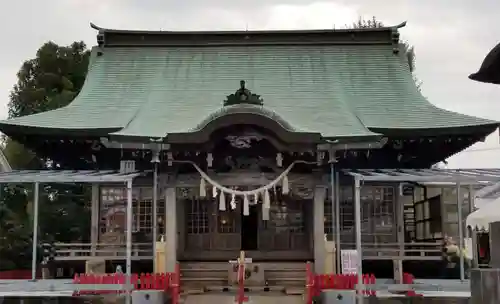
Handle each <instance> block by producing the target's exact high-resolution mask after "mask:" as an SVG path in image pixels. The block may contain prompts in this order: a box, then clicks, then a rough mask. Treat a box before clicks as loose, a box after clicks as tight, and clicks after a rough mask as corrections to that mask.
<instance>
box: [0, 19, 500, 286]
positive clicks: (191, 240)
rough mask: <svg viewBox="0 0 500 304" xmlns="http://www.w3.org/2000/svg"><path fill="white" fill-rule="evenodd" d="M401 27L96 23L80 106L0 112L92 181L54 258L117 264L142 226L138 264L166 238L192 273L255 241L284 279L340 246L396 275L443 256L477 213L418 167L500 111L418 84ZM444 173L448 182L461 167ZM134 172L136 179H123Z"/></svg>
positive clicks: (26, 139) (253, 248) (459, 145)
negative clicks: (85, 239)
mask: <svg viewBox="0 0 500 304" xmlns="http://www.w3.org/2000/svg"><path fill="white" fill-rule="evenodd" d="M402 26H404V23H403V24H401V25H398V26H394V27H383V28H375V29H343V30H331V29H330V30H296V31H228V32H220V31H206V32H173V31H132V30H113V29H105V28H100V27H98V26H95V25H92V27H93V28H94V29H96V30H97V32H98V34H97V45H96V46H95V47H93V48H92V53H91V59H90V64H89V70H88V74H87V78H86V81H85V84H84V86H83V88H82V90H81V92H80V93H79V95H78V96H77V97H76V98H75V99H74V100H73V102H71V103H70V104H69V105H67V106H65V107H62V108H59V109H56V110H52V111H47V112H43V113H39V114H35V115H29V116H24V117H18V118H12V119H8V120H4V121H0V131H1V132H3V133H5V134H7V135H8V136H9V137H11V138H13V139H15V140H16V141H18V142H20V143H22V144H24V145H25V146H26V147H28V148H30V149H32V150H33V151H36V152H37V153H38V154H39V155H41V156H42V157H47V158H49V159H50V160H52V161H53V164H54V170H53V171H57V172H62V173H60V174H62V175H63V176H66V177H68V180H72V181H74V182H78V181H85V182H91V181H92V218H91V222H92V230H91V242H90V243H88V244H58V245H57V246H58V252H59V253H58V256H57V258H56V259H57V260H58V261H60V262H61V263H70V262H75V261H76V262H81V263H83V262H85V261H87V260H89V259H103V260H106V261H112V262H118V263H121V262H123V261H125V249H126V248H127V246H126V239H127V232H129V231H130V236H131V237H132V243H131V245H130V246H131V247H130V248H131V249H132V256H131V260H132V264H133V265H139V264H140V263H149V265H151V263H153V259H154V257H153V256H154V248H156V249H158V246H164V248H163V250H164V251H165V261H164V262H165V269H166V270H168V271H172V269H173V267H174V265H175V264H176V262H180V263H181V268H182V269H183V271H185V273H186V274H185V276H184V278H185V279H189V275H191V276H192V277H193V278H201V277H202V276H205V277H206V280H207V281H209V280H210V279H213V280H217V278H218V279H220V280H223V279H222V278H223V277H224V275H227V270H226V268H224V267H226V266H225V265H227V263H228V260H233V259H236V258H237V257H238V256H239V254H240V251H241V250H244V251H245V254H246V256H247V257H249V258H251V259H252V261H253V262H254V263H261V264H262V265H264V266H263V267H264V268H265V270H266V271H268V273H267V275H268V277H267V279H266V280H267V281H268V283H269V284H277V285H279V284H283V282H282V281H284V280H287V279H288V280H293V278H294V277H293V275H292V274H290V273H291V272H293V271H297V272H299V270H300V269H304V263H305V262H307V261H309V262H313V263H314V268H315V270H316V272H319V273H321V272H331V271H339V269H340V268H341V267H342V265H341V264H342V261H341V259H340V253H341V250H344V249H362V252H363V253H362V259H363V267H366V269H371V270H370V271H372V272H384V271H385V270H384V269H389V271H388V272H389V273H390V274H391V275H392V273H393V264H394V265H396V264H397V265H399V267H402V266H401V265H402V264H401V263H403V262H404V263H406V261H409V262H410V264H408V265H410V266H408V267H411V262H413V263H414V264H415V263H418V265H419V266H418V267H424V268H425V267H428V269H429V268H432V267H434V266H435V265H436V263H439V261H440V259H441V257H440V255H441V254H440V248H439V244H438V243H439V242H440V241H441V240H442V238H443V236H444V235H450V234H455V235H457V236H458V235H460V236H463V231H462V230H461V229H460V228H457V227H459V226H460V225H459V223H461V222H462V221H461V219H462V218H463V219H465V215H463V214H462V215H461V216H463V217H462V218H460V217H459V219H457V218H455V219H454V220H453V219H450V220H448V219H447V216H445V215H446V212H449V211H447V209H446V208H445V207H446V202H444V201H446V197H449V196H450V195H451V194H450V193H448V194H446V193H445V192H442V193H441V192H440V194H439V195H436V196H433V197H430V196H429V195H427V193H428V187H429V186H428V185H426V184H425V183H419V182H415V181H419V180H423V178H421V179H418V178H417V179H415V178H414V177H415V176H417V177H422V176H423V177H426V176H427V177H429V176H431V175H432V174H437V173H436V172H438V171H439V170H434V169H431V167H432V166H433V165H434V164H436V163H439V162H441V161H443V160H445V159H447V158H448V157H450V156H452V155H454V154H456V153H458V152H460V151H462V150H464V149H466V148H467V147H469V146H471V145H472V144H474V143H476V142H478V141H482V140H484V138H485V137H486V136H487V135H489V134H490V133H492V132H493V131H495V130H496V129H497V128H498V125H499V123H498V122H497V121H492V120H487V119H482V118H478V117H473V116H470V115H465V114H459V113H455V112H451V111H447V110H444V109H441V108H438V107H436V106H435V105H433V104H432V103H430V102H429V101H428V100H427V99H426V98H425V97H424V96H422V94H421V92H420V91H419V89H418V88H417V86H416V84H415V82H414V79H413V77H412V73H411V72H410V68H409V65H408V61H407V59H406V56H405V53H404V52H405V50H404V49H402V45H401V44H400V39H399V38H400V35H399V32H398V30H399V28H400V27H402ZM436 68H439V67H436ZM68 170H69V171H68ZM433 172H434V173H433ZM439 172H440V173H439ZM439 172H438V173H439V174H440V175H439V176H440V179H438V180H437V181H445V180H446V178H445V177H446V176H449V177H450V178H451V176H452V175H453V174H455V173H450V172H448V171H439ZM446 172H448V173H446ZM51 174H52V173H51ZM127 174H128V175H127ZM130 174H132V175H133V182H131V183H128V188H127V187H124V183H123V182H120V183H117V181H121V179H122V178H124V176H132V175H130ZM447 174H448V175H447ZM460 174H462V173H460ZM473 174H474V173H473V172H472V173H471V172H469V173H467V174H465V173H463V174H462V175H463V176H469V177H471V176H472V175H473ZM39 176H40V174H39ZM42 176H43V174H42ZM47 176H49V174H48V175H47ZM51 176H52V175H51ZM379 176H386V177H391V178H392V177H397V179H391V178H388V179H387V181H384V180H383V179H381V180H380V181H375V178H373V177H379ZM453 176H455V175H453ZM489 176H490V177H491V178H490V179H492V176H493V174H492V173H491V174H490V175H489ZM72 177H74V178H73V179H72ZM353 177H357V179H355V178H353ZM366 177H372V179H370V178H366ZM36 178H38V179H36V181H37V183H43V182H44V181H45V180H42V179H40V177H36ZM406 178H407V179H408V182H407V183H403V182H405V179H406ZM495 178H496V179H497V180H500V175H498V176H496V177H495ZM56 180H58V179H57V178H55V177H54V178H52V179H50V178H49V179H47V180H46V182H54V181H56ZM124 180H125V179H123V181H124ZM355 180H356V182H355ZM360 180H361V183H360ZM0 182H3V180H0ZM474 187H476V186H474ZM474 189H475V188H474ZM358 190H359V191H358ZM127 191H131V198H130V200H131V201H132V209H133V212H132V214H131V218H130V221H131V223H132V227H131V229H129V230H127V229H126V226H127V212H126V210H127V202H128V197H127V193H128V192H127ZM357 197H358V198H359V202H360V205H359V208H358V210H356V204H355V200H356V198H357ZM452 197H453V196H452ZM453 199H454V198H452V200H453ZM471 200H472V196H470V194H469V202H470V201H471ZM432 201H434V203H432ZM420 203H421V204H420ZM424 203H425V204H424ZM452 204H455V202H453V203H452ZM469 204H471V203H469ZM155 206H156V208H154V207H155ZM419 206H420V207H419ZM335 210H337V212H334V211H335ZM358 211H359V217H360V218H359V219H357V220H359V222H360V224H361V225H360V227H359V229H360V230H359V231H357V229H356V227H355V222H356V216H357V215H356V214H357V212H358ZM457 229H458V230H457ZM457 231H462V232H457ZM358 232H359V236H361V243H360V244H361V245H360V246H361V247H357V246H358V245H356V236H357V233H358ZM459 233H460V234H459ZM157 242H158V243H157ZM75 243H78V241H77V240H75ZM159 244H160V245H159ZM161 244H164V245H161ZM412 246H413V247H412ZM200 265H205V266H203V267H205V268H203V267H202V266H200ZM426 265H427V266H426ZM133 267H135V266H133ZM218 267H219V268H218ZM287 267H288V268H287ZM294 267H295V268H294ZM404 267H406V266H404ZM418 267H417V268H418ZM203 269H204V271H206V270H207V269H209V270H210V272H211V273H210V274H207V273H206V272H205V273H204V274H203V273H202V271H203ZM221 269H222V270H221ZM286 269H288V270H290V273H286V272H284V271H286ZM189 270H191V271H192V272H193V273H191V274H189V273H188V272H189ZM196 270H199V272H198V273H196ZM224 271H225V272H224ZM279 271H282V272H281V273H280V272H279ZM367 271H368V270H367ZM399 271H401V270H399ZM218 273H221V276H220V277H217V276H218ZM384 273H385V272H384ZM297 276H298V278H297V280H303V279H304V277H303V274H300V275H299V274H297ZM380 276H382V277H384V276H385V275H384V274H381V275H378V277H380ZM193 280H194V279H193ZM273 282H274V283H273ZM207 284H212V282H211V283H207ZM301 284H303V283H301Z"/></svg>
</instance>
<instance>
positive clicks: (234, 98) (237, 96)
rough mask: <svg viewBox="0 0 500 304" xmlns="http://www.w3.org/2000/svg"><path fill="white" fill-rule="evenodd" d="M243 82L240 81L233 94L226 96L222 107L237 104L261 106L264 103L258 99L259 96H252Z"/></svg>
mask: <svg viewBox="0 0 500 304" xmlns="http://www.w3.org/2000/svg"><path fill="white" fill-rule="evenodd" d="M245 84H246V82H245V80H240V88H239V89H238V90H236V92H235V93H234V94H231V95H228V96H227V97H226V100H224V106H231V105H237V104H242V103H246V104H253V105H258V106H262V105H264V101H263V100H262V98H260V95H257V94H253V93H252V92H251V91H250V90H249V89H247V88H246V87H245Z"/></svg>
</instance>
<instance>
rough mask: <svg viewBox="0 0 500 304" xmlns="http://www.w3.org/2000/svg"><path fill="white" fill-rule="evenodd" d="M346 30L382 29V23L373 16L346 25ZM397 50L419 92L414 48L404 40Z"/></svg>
mask: <svg viewBox="0 0 500 304" xmlns="http://www.w3.org/2000/svg"><path fill="white" fill-rule="evenodd" d="M347 27H348V28H381V27H384V23H382V21H380V20H378V19H377V18H376V17H375V16H373V17H372V18H371V19H363V18H359V19H358V21H356V22H353V23H352V25H350V26H349V25H348V26H347ZM399 49H400V52H401V54H402V55H404V57H405V59H406V61H407V63H408V67H409V69H410V72H411V73H412V77H413V80H414V81H415V84H416V85H417V88H418V89H419V90H420V87H421V86H422V82H421V81H420V80H419V79H418V78H417V76H416V73H415V70H416V68H415V61H416V57H415V48H414V47H413V46H412V45H410V43H409V42H408V41H405V40H400V42H399Z"/></svg>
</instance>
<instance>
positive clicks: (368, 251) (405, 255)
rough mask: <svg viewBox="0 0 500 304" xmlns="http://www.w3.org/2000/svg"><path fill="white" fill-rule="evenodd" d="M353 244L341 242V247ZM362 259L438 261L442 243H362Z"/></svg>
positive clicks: (351, 246) (352, 244)
mask: <svg viewBox="0 0 500 304" xmlns="http://www.w3.org/2000/svg"><path fill="white" fill-rule="evenodd" d="M354 247H355V244H354V243H351V244H347V243H341V248H354ZM361 249H362V251H363V259H365V260H394V259H396V260H397V259H402V260H415V261H438V260H440V259H441V253H442V245H441V243H439V242H414V243H404V244H403V246H402V248H401V247H400V244H399V243H378V244H373V243H363V244H362V248H361Z"/></svg>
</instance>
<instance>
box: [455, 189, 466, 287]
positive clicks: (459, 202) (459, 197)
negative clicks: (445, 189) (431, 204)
mask: <svg viewBox="0 0 500 304" xmlns="http://www.w3.org/2000/svg"><path fill="white" fill-rule="evenodd" d="M462 207H463V197H462V194H461V193H460V183H457V208H458V212H457V213H458V248H459V253H460V280H461V281H463V280H465V269H464V255H463V252H464V250H463V248H464V229H463V225H464V223H463V220H462V218H463V216H462Z"/></svg>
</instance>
